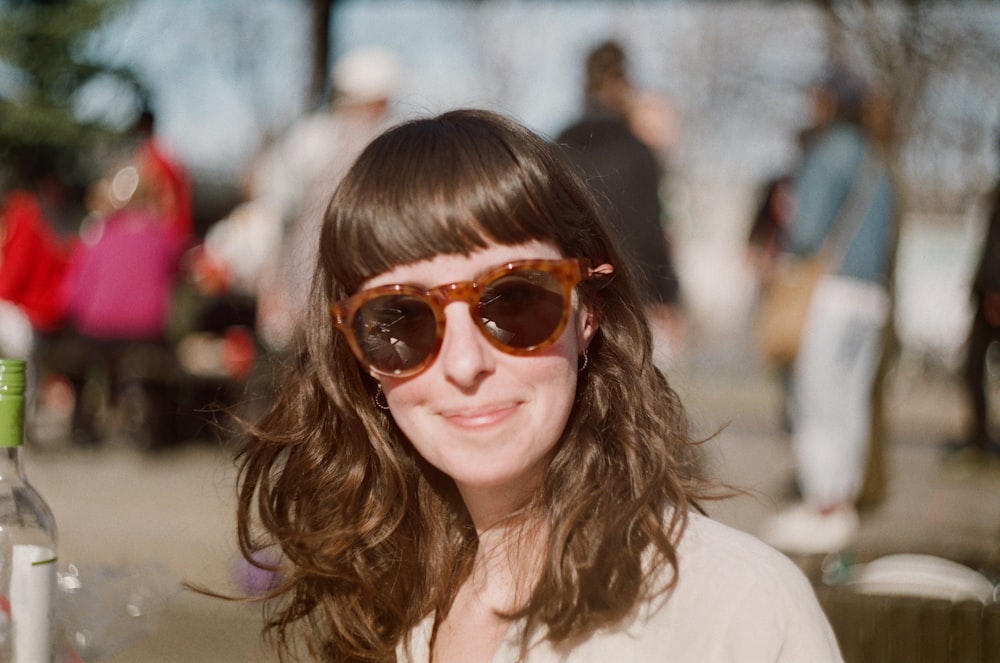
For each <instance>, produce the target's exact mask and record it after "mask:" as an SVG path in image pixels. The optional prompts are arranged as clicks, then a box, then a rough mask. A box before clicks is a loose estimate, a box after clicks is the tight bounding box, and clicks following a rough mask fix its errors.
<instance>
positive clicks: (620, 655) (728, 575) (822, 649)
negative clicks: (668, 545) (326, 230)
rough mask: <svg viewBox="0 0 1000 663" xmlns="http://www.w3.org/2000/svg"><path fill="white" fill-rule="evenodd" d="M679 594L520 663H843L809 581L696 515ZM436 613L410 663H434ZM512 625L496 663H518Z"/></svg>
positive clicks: (783, 560) (540, 646)
mask: <svg viewBox="0 0 1000 663" xmlns="http://www.w3.org/2000/svg"><path fill="white" fill-rule="evenodd" d="M678 561H679V580H678V582H677V585H676V586H675V587H674V589H673V591H672V592H671V593H670V594H668V595H666V596H665V597H664V598H661V599H659V600H657V601H656V602H654V603H652V604H648V603H647V604H643V605H641V606H640V607H639V608H638V609H637V610H636V611H635V614H634V615H633V616H632V617H629V618H627V619H626V620H625V621H623V622H622V623H620V624H618V625H616V626H614V627H611V628H607V629H602V630H600V631H597V632H596V633H595V634H593V635H592V636H591V637H589V638H587V639H586V640H584V641H583V642H579V643H576V644H575V645H572V646H564V647H555V648H554V647H553V646H552V645H551V643H548V642H545V641H539V642H537V644H535V645H533V646H532V647H531V649H530V650H529V651H528V656H527V658H526V659H525V660H524V661H523V663H555V662H564V661H565V662H570V663H607V661H628V662H629V663H651V662H654V661H655V662H657V663H673V662H679V663H689V662H691V663H695V662H696V663H723V662H736V661H738V662H739V663H793V662H794V663H801V662H802V661H809V663H839V662H841V661H842V660H843V659H842V658H841V655H840V652H839V648H838V646H837V641H836V638H835V636H834V634H833V630H832V629H831V628H830V625H829V622H828V621H827V619H826V616H825V615H824V613H823V611H822V608H821V607H820V605H819V601H817V599H816V595H815V593H814V592H813V589H812V587H811V586H810V585H809V582H808V581H807V580H806V577H805V575H804V574H803V573H802V572H801V571H800V570H799V568H798V567H797V566H795V565H794V564H793V563H792V562H791V560H789V559H788V558H787V557H786V556H784V555H783V554H782V553H780V552H778V551H776V550H774V549H773V548H771V547H769V546H767V545H766V544H764V543H762V542H761V541H759V540H758V539H756V538H754V537H753V536H751V535H749V534H747V533H745V532H742V531H739V530H736V529H733V528H731V527H728V526H726V525H723V524H721V523H718V522H715V521H713V520H711V519H709V518H706V517H704V516H701V515H698V514H694V513H692V514H691V516H690V518H689V519H688V526H687V529H686V530H685V533H684V536H683V538H682V539H681V542H680V546H679V548H678ZM432 623H433V615H431V616H428V617H427V619H425V620H424V621H423V622H421V623H420V624H419V625H418V626H417V627H416V628H415V629H414V630H413V632H412V633H411V635H410V638H411V645H410V646H411V653H412V655H413V658H412V659H407V658H406V656H405V653H404V648H403V647H400V648H399V651H398V658H399V660H400V661H407V660H409V661H411V663H423V662H425V661H428V660H429V659H430V656H429V652H428V643H429V639H430V632H431V626H432ZM519 635H520V629H519V628H518V627H517V625H515V626H513V627H512V628H511V629H510V631H509V632H508V634H507V636H506V637H505V639H504V641H503V642H502V643H501V645H500V648H499V650H498V651H497V653H496V656H494V658H493V663H521V662H520V660H519V658H518V656H519V653H520V647H519V644H520V642H519V637H518V636H519Z"/></svg>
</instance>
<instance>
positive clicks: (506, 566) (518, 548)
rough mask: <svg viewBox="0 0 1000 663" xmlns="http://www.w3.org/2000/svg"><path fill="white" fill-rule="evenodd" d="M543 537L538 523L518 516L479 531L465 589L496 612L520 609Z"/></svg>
mask: <svg viewBox="0 0 1000 663" xmlns="http://www.w3.org/2000/svg"><path fill="white" fill-rule="evenodd" d="M544 538H545V537H544V534H543V528H542V526H541V523H540V522H539V520H538V519H537V518H528V517H526V516H522V515H517V516H514V517H513V519H512V520H509V521H507V522H503V523H500V524H497V525H495V526H494V527H491V528H490V529H487V530H485V531H480V532H479V547H478V550H477V552H476V561H475V565H474V567H473V571H472V575H471V576H470V578H469V580H468V587H467V588H468V589H469V590H471V591H472V592H473V593H474V594H475V595H476V596H478V597H479V598H480V600H481V601H483V602H484V603H485V604H486V605H488V606H490V607H491V608H492V609H493V610H495V611H498V612H510V611H512V610H516V609H518V608H519V607H521V606H523V605H524V603H525V602H526V601H527V600H528V597H529V596H530V594H531V588H532V587H534V585H535V581H536V580H537V578H538V574H539V572H540V561H541V558H542V556H541V555H540V554H539V551H540V548H541V546H542V545H543V543H544Z"/></svg>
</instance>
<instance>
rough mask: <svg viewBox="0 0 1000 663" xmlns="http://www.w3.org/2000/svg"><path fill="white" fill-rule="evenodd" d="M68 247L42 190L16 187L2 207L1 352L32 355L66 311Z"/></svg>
mask: <svg viewBox="0 0 1000 663" xmlns="http://www.w3.org/2000/svg"><path fill="white" fill-rule="evenodd" d="M65 268H66V251H65V248H64V247H63V245H62V243H61V241H60V240H59V238H58V237H57V236H56V234H55V233H54V232H53V230H52V228H51V226H50V225H49V222H48V221H47V220H46V217H45V215H44V212H43V203H42V201H41V200H40V198H39V196H38V194H37V193H35V192H33V191H29V190H27V189H15V190H13V191H11V192H10V193H9V194H7V196H6V197H5V198H4V200H3V203H2V211H0V353H2V354H3V355H5V356H13V357H21V358H25V359H27V358H28V357H29V356H30V355H31V353H32V349H33V348H34V345H35V342H34V336H35V335H36V334H39V333H40V334H46V333H50V332H52V331H55V330H56V329H57V328H58V326H59V325H60V323H61V321H62V317H63V311H64V302H63V298H62V296H61V293H62V284H63V275H64V272H65Z"/></svg>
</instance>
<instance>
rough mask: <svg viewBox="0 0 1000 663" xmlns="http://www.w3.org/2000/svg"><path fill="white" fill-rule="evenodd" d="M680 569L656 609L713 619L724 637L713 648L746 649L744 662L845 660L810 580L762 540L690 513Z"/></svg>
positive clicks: (691, 620) (688, 618)
mask: <svg viewBox="0 0 1000 663" xmlns="http://www.w3.org/2000/svg"><path fill="white" fill-rule="evenodd" d="M677 573H678V576H677V584H676V585H675V587H674V589H673V590H672V591H671V592H670V593H669V594H668V595H667V596H666V598H665V599H664V602H663V605H662V606H661V607H660V608H659V609H658V611H657V612H660V613H662V615H660V618H666V619H670V618H671V617H670V615H673V619H678V620H680V621H683V622H687V623H688V624H689V626H690V627H691V628H695V627H696V625H697V624H698V623H707V624H711V625H712V626H713V631H714V632H715V633H716V637H717V638H719V639H721V640H724V641H725V642H723V643H716V644H715V645H712V646H721V647H724V648H725V649H726V650H732V651H741V650H742V651H745V652H746V655H747V657H746V658H745V659H744V660H754V661H757V660H760V661H793V660H811V661H824V662H826V661H839V660H840V656H839V653H838V648H837V644H836V639H835V637H834V635H833V631H832V629H831V628H830V625H829V622H828V621H827V619H826V616H825V615H824V613H823V610H822V608H821V607H820V605H819V601H818V600H817V598H816V594H815V592H814V590H813V588H812V585H810V583H809V581H808V579H807V578H806V577H805V575H804V574H803V573H802V571H801V570H800V569H799V568H798V567H797V566H796V565H795V564H794V563H792V561H791V560H790V559H789V558H788V557H786V556H785V555H784V554H782V553H780V552H778V551H777V550H775V549H774V548H772V547H770V546H768V545H767V544H765V543H763V542H762V541H760V540H759V539H757V538H756V537H754V536H752V535H750V534H748V533H746V532H742V531H740V530H737V529H735V528H732V527H729V526H727V525H724V524H722V523H719V522H717V521H714V520H711V519H709V518H707V517H705V516H702V515H699V514H694V513H692V514H691V515H690V516H689V518H688V524H687V528H686V529H685V531H684V533H683V536H682V538H681V541H680V543H679V545H678V571H677ZM657 619H658V616H657V615H656V614H653V615H652V620H654V621H655V620H657ZM675 626H676V624H675ZM723 633H724V634H725V636H722V635H721V634H723ZM699 646H700V645H699Z"/></svg>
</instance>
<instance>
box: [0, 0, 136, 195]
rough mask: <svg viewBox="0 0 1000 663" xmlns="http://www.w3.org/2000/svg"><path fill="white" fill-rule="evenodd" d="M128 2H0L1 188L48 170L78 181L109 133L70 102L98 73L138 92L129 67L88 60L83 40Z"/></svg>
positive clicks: (24, 181) (21, 183) (111, 131)
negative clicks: (86, 162) (87, 160)
mask: <svg viewBox="0 0 1000 663" xmlns="http://www.w3.org/2000/svg"><path fill="white" fill-rule="evenodd" d="M129 1H130V0H0V190H3V189H6V188H8V187H10V186H15V185H24V184H31V183H32V181H33V180H34V179H35V178H36V177H37V176H39V175H40V174H42V173H46V172H52V171H53V169H55V170H56V171H57V172H58V173H59V174H60V175H61V177H62V178H63V179H64V180H66V181H67V182H72V181H74V180H77V179H78V178H80V177H81V176H84V175H83V173H81V172H80V166H81V163H82V161H83V159H84V158H85V155H86V154H87V152H88V150H90V149H91V148H93V147H94V146H95V145H96V144H97V143H99V142H100V141H106V140H109V139H111V138H113V136H114V134H115V132H114V130H112V129H110V128H108V127H107V126H104V125H102V124H100V123H98V122H96V121H94V120H84V119H81V118H79V117H78V116H77V115H76V114H74V106H75V104H76V103H77V101H78V95H79V93H80V91H81V90H82V89H83V88H84V87H85V86H86V85H88V84H89V83H92V82H93V81H95V80H96V79H97V78H98V77H101V76H110V77H113V78H115V79H117V80H118V81H120V82H121V83H122V84H124V85H125V86H128V87H131V88H132V89H133V90H134V91H135V92H136V93H138V92H139V90H140V86H139V84H138V82H137V80H136V78H135V77H134V76H133V75H132V74H131V73H130V72H128V71H125V70H121V69H114V68H111V67H107V66H103V65H102V64H101V63H98V62H93V61H91V60H90V59H89V58H88V48H87V45H88V39H89V38H90V37H91V36H92V35H93V33H94V31H95V30H96V29H98V28H99V27H100V26H101V25H103V24H104V23H105V22H106V21H107V20H109V19H110V18H111V17H112V16H113V15H114V13H115V12H117V11H120V10H121V9H122V8H123V7H124V6H125V5H126V4H127V3H128V2H129Z"/></svg>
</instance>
